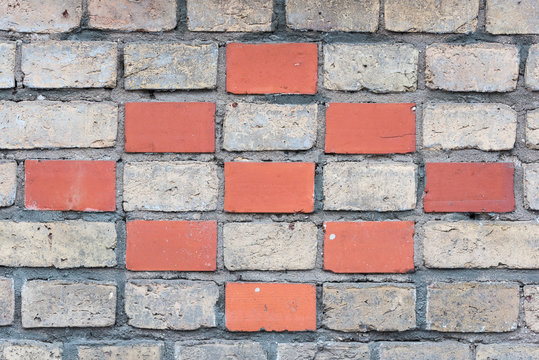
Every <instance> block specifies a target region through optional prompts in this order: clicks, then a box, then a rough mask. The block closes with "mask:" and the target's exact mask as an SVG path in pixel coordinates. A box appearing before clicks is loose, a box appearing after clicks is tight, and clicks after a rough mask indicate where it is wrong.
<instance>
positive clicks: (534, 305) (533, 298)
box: [524, 285, 539, 332]
mask: <svg viewBox="0 0 539 360" xmlns="http://www.w3.org/2000/svg"><path fill="white" fill-rule="evenodd" d="M524 320H525V321H526V327H527V328H528V329H530V330H531V331H535V332H539V285H527V286H524Z"/></svg>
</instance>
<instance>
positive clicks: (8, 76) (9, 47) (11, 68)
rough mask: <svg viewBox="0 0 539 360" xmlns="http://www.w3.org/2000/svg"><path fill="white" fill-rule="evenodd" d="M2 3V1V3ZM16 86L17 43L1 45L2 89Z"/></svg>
mask: <svg viewBox="0 0 539 360" xmlns="http://www.w3.org/2000/svg"><path fill="white" fill-rule="evenodd" d="M0 3H1V1H0ZM14 86H15V43H13V42H4V43H0V89H9V88H12V87H14Z"/></svg>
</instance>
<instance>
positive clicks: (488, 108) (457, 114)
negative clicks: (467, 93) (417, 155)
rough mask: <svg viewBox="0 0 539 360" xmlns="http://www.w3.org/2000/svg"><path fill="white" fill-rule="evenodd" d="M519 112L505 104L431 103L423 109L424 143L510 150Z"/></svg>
mask: <svg viewBox="0 0 539 360" xmlns="http://www.w3.org/2000/svg"><path fill="white" fill-rule="evenodd" d="M516 129H517V113H516V111H515V110H513V109H511V107H509V106H507V105H504V104H479V103H477V104H458V103H444V104H429V105H427V106H425V108H424V110H423V146H424V147H425V148H429V149H436V150H440V149H442V150H457V149H479V150H485V151H497V150H510V149H512V148H513V146H514V145H515V139H516Z"/></svg>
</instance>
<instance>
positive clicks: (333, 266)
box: [324, 221, 414, 273]
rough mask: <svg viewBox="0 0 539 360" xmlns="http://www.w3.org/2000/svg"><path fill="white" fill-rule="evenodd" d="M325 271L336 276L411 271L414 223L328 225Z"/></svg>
mask: <svg viewBox="0 0 539 360" xmlns="http://www.w3.org/2000/svg"><path fill="white" fill-rule="evenodd" d="M324 229H325V235H324V269H326V270H330V271H333V272H336V273H405V272H409V271H412V270H414V222H413V221H365V222H327V223H325V224H324Z"/></svg>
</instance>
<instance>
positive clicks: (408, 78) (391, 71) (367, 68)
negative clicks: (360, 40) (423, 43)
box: [324, 44, 419, 93]
mask: <svg viewBox="0 0 539 360" xmlns="http://www.w3.org/2000/svg"><path fill="white" fill-rule="evenodd" d="M418 57H419V51H417V50H416V49H415V48H414V47H413V46H411V45H399V44H382V45H363V44H361V45H360V44H331V45H325V46H324V87H325V88H326V89H328V90H347V91H359V90H363V89H365V90H370V91H372V92H375V93H389V92H403V91H415V90H416V88H417V61H418Z"/></svg>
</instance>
